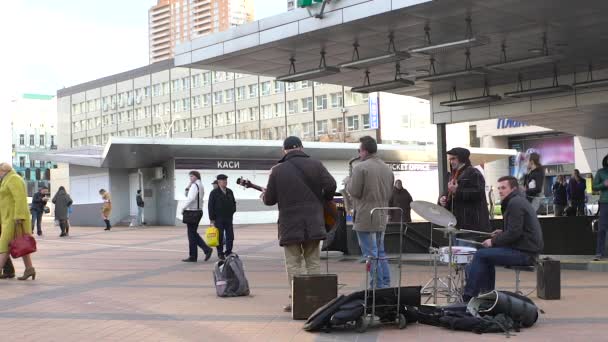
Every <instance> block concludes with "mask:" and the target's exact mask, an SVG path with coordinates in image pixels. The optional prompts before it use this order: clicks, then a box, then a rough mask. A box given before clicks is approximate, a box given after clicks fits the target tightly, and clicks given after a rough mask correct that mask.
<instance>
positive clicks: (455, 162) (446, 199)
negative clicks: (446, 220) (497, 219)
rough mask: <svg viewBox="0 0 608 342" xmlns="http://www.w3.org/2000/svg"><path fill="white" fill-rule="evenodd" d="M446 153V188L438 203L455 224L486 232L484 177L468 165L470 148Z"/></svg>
mask: <svg viewBox="0 0 608 342" xmlns="http://www.w3.org/2000/svg"><path fill="white" fill-rule="evenodd" d="M447 155H448V161H449V163H450V181H449V182H448V192H447V193H445V194H443V195H442V196H441V197H440V198H439V204H440V205H442V206H443V207H445V208H447V209H448V210H450V211H451V212H452V214H454V216H455V217H456V221H457V222H456V226H457V227H458V228H460V229H471V230H478V231H484V232H489V231H490V230H491V227H490V213H489V212H488V202H487V200H486V192H485V189H486V181H485V179H484V178H483V175H482V174H481V172H479V170H477V169H476V168H474V167H473V166H472V165H471V160H470V159H469V158H470V156H471V152H469V150H467V149H466V148H462V147H456V148H453V149H451V150H449V151H448V152H447ZM459 237H463V236H459ZM463 238H466V237H463ZM460 245H462V244H460Z"/></svg>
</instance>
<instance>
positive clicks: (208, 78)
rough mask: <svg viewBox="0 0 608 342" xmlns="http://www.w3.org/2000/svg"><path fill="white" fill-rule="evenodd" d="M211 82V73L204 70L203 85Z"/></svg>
mask: <svg viewBox="0 0 608 342" xmlns="http://www.w3.org/2000/svg"><path fill="white" fill-rule="evenodd" d="M209 83H211V73H210V72H206V73H204V74H203V86H207V85H209Z"/></svg>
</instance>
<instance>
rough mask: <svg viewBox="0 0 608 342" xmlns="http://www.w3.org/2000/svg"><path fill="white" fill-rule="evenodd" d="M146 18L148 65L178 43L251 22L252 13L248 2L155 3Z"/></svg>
mask: <svg viewBox="0 0 608 342" xmlns="http://www.w3.org/2000/svg"><path fill="white" fill-rule="evenodd" d="M148 16H149V22H148V25H149V39H150V64H152V63H155V62H158V61H161V60H165V59H170V58H172V57H173V52H174V50H175V46H176V45H177V44H179V43H181V42H185V41H189V40H192V39H193V38H195V37H199V36H202V35H206V34H210V33H215V32H220V31H224V30H227V29H229V28H231V27H234V26H238V25H241V24H244V23H247V22H250V21H253V17H254V10H253V2H252V0H158V3H157V4H156V6H153V7H152V8H150V10H149V11H148Z"/></svg>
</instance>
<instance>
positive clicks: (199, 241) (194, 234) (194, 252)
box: [188, 223, 211, 260]
mask: <svg viewBox="0 0 608 342" xmlns="http://www.w3.org/2000/svg"><path fill="white" fill-rule="evenodd" d="M197 230H198V224H196V223H188V250H189V254H190V259H194V260H197V259H198V249H197V248H196V247H197V246H198V247H200V248H201V249H202V250H203V252H205V253H209V251H211V248H209V246H207V244H206V243H205V241H204V240H203V238H202V237H201V236H200V235H199V234H198V231H197Z"/></svg>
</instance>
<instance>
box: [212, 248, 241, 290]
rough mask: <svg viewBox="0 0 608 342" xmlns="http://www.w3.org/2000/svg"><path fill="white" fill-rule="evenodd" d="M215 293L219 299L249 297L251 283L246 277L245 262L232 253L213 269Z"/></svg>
mask: <svg viewBox="0 0 608 342" xmlns="http://www.w3.org/2000/svg"><path fill="white" fill-rule="evenodd" d="M213 282H214V283H215V292H216V293H217V295H218V296H219V297H238V296H248V295H249V282H248V281H247V278H246V277H245V270H244V268H243V262H242V261H241V259H239V256H238V255H236V254H234V253H232V254H230V255H228V256H227V257H226V260H220V261H218V262H216V263H215V267H214V269H213Z"/></svg>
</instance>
